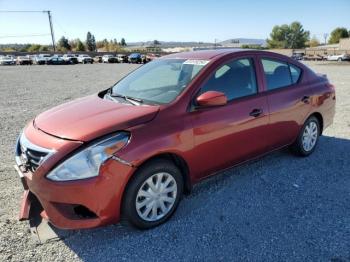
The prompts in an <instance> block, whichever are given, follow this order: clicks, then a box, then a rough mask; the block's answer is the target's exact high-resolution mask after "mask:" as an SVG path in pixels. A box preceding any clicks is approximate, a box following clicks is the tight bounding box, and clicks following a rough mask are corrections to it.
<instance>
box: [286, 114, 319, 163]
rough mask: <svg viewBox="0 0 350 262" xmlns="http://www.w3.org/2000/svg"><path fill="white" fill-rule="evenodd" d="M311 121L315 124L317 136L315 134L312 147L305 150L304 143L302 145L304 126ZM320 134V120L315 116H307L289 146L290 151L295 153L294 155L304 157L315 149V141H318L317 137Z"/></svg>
mask: <svg viewBox="0 0 350 262" xmlns="http://www.w3.org/2000/svg"><path fill="white" fill-rule="evenodd" d="M311 122H314V123H315V124H316V126H317V136H316V143H315V144H314V146H313V147H312V149H310V150H306V149H305V148H304V145H303V134H304V131H305V128H306V127H307V126H308V125H309V124H310V123H311ZM320 134H321V128H320V122H319V121H318V119H317V118H316V117H315V116H311V117H309V118H308V119H307V120H306V121H305V123H304V125H303V127H302V128H301V130H300V132H299V135H298V137H297V139H296V140H295V142H294V143H293V144H292V145H291V146H290V149H291V150H292V152H293V153H294V154H295V155H298V156H302V157H306V156H309V155H311V154H312V153H313V152H314V151H315V149H316V146H317V143H318V139H319V137H320Z"/></svg>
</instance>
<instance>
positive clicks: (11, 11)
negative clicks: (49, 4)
mask: <svg viewBox="0 0 350 262" xmlns="http://www.w3.org/2000/svg"><path fill="white" fill-rule="evenodd" d="M45 12H47V11H34V10H0V13H45Z"/></svg>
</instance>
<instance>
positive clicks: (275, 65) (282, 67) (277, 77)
mask: <svg viewBox="0 0 350 262" xmlns="http://www.w3.org/2000/svg"><path fill="white" fill-rule="evenodd" d="M261 62H262V65H263V68H264V73H265V78H266V82H267V90H273V89H276V88H280V87H284V86H289V85H291V84H292V78H291V75H290V71H289V66H288V64H287V63H284V62H281V61H276V60H270V59H261Z"/></svg>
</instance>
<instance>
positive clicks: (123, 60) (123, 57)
mask: <svg viewBox="0 0 350 262" xmlns="http://www.w3.org/2000/svg"><path fill="white" fill-rule="evenodd" d="M116 57H117V59H118V62H119V63H127V62H129V59H128V56H127V55H123V54H118V55H116Z"/></svg>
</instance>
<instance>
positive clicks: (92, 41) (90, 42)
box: [86, 32, 96, 52]
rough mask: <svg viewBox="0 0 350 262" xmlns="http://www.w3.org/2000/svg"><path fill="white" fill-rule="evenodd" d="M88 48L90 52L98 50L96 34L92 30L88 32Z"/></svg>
mask: <svg viewBox="0 0 350 262" xmlns="http://www.w3.org/2000/svg"><path fill="white" fill-rule="evenodd" d="M86 48H87V50H88V51H90V52H91V51H95V50H96V40H95V36H94V35H93V34H91V33H90V32H87V35H86Z"/></svg>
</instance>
